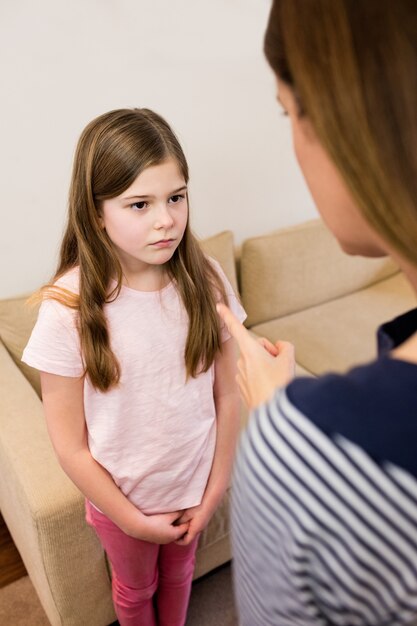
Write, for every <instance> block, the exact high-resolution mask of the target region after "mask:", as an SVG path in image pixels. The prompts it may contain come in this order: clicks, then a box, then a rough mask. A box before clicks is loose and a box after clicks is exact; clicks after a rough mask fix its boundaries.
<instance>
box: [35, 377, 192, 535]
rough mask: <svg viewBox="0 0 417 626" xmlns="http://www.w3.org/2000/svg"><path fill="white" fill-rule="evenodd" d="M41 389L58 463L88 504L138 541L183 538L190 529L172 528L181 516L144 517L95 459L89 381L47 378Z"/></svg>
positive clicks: (183, 526) (176, 514) (184, 525)
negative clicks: (87, 398)
mask: <svg viewBox="0 0 417 626" xmlns="http://www.w3.org/2000/svg"><path fill="white" fill-rule="evenodd" d="M41 386H42V400H43V406H44V412H45V416H46V423H47V427H48V432H49V436H50V438H51V441H52V445H53V447H54V449H55V452H56V454H57V457H58V460H59V462H60V464H61V467H62V468H63V470H64V471H65V473H66V474H67V475H68V476H69V478H70V479H71V480H72V481H73V482H74V483H75V485H76V486H77V487H78V488H79V489H80V491H81V492H82V493H83V494H84V495H85V496H86V498H88V500H90V501H91V502H92V503H93V504H94V505H96V506H97V507H98V508H99V509H100V510H101V511H102V512H103V513H104V515H106V516H107V517H109V518H110V519H111V520H112V521H113V522H114V523H115V524H117V526H119V528H121V529H122V530H123V531H124V532H125V533H126V534H128V535H130V536H132V537H136V538H138V539H144V540H146V541H151V542H154V543H169V542H171V541H175V540H177V539H178V538H179V537H181V536H182V535H183V534H184V533H185V532H186V531H187V528H188V524H183V525H181V526H178V525H177V526H172V523H173V522H174V521H175V520H176V519H178V517H179V515H180V513H168V514H163V515H151V516H146V515H144V514H143V513H141V512H140V511H139V510H138V509H137V508H136V507H135V506H134V504H132V503H131V502H130V501H129V500H128V499H127V498H126V496H125V495H124V494H123V493H122V492H121V491H120V489H119V488H118V487H117V485H116V484H115V482H114V481H113V479H112V477H111V475H110V474H109V473H108V472H107V471H106V470H105V469H104V467H103V466H102V465H100V464H99V463H98V462H97V461H96V460H95V459H94V458H93V457H92V455H91V453H90V450H89V448H88V440H87V427H86V422H85V417H84V400H83V398H84V379H80V378H70V377H67V376H58V375H55V374H48V373H45V372H41Z"/></svg>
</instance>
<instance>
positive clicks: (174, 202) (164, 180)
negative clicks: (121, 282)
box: [100, 158, 188, 277]
mask: <svg viewBox="0 0 417 626" xmlns="http://www.w3.org/2000/svg"><path fill="white" fill-rule="evenodd" d="M187 219H188V199H187V185H186V182H185V180H184V177H183V175H182V174H181V170H180V168H179V167H178V164H177V162H176V161H175V160H174V159H172V158H169V159H167V160H166V161H163V162H162V163H160V164H158V165H154V166H151V167H148V168H146V169H145V170H143V172H141V173H140V174H139V176H138V177H137V178H136V179H135V181H134V182H133V183H132V184H131V186H130V187H129V188H128V189H126V190H125V191H124V192H123V193H121V194H120V196H116V197H115V198H110V199H108V200H104V201H103V204H102V210H101V216H100V222H101V225H102V227H103V228H105V230H106V232H107V235H108V237H109V238H110V240H111V242H112V243H113V246H114V249H115V251H116V253H117V254H118V257H119V260H120V263H121V265H122V269H123V272H124V274H125V275H126V276H127V277H137V276H138V275H139V274H142V273H143V272H144V271H148V272H149V270H151V272H154V271H155V270H157V273H159V271H160V269H161V266H163V265H164V263H166V262H167V261H169V259H170V258H171V257H172V255H173V254H174V252H175V250H176V248H177V247H178V245H179V243H180V241H181V239H182V236H183V234H184V231H185V228H186V226H187Z"/></svg>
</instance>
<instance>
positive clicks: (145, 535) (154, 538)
mask: <svg viewBox="0 0 417 626" xmlns="http://www.w3.org/2000/svg"><path fill="white" fill-rule="evenodd" d="M182 517H183V511H174V512H173V513H161V514H159V515H144V518H145V519H144V520H143V523H142V524H141V529H140V532H139V533H138V536H137V538H138V539H142V540H143V541H149V542H150V543H158V544H166V543H172V542H173V541H178V539H180V537H182V536H183V535H185V534H186V533H187V532H188V529H189V523H188V521H186V520H182Z"/></svg>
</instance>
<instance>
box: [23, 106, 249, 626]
mask: <svg viewBox="0 0 417 626" xmlns="http://www.w3.org/2000/svg"><path fill="white" fill-rule="evenodd" d="M187 182H188V167H187V163H186V160H185V157H184V154H183V152H182V149H181V147H180V145H179V143H178V140H177V138H176V137H175V135H174V133H173V132H172V130H171V129H170V127H169V126H168V124H167V123H166V122H165V121H164V120H163V119H162V118H161V117H160V116H159V115H157V114H155V113H153V112H152V111H149V110H147V109H133V110H117V111H111V112H110V113H107V114H104V115H102V116H100V117H98V118H97V119H95V120H93V121H92V122H91V123H90V124H89V125H88V126H87V127H86V129H85V130H84V132H83V133H82V135H81V138H80V140H79V143H78V147H77V151H76V155H75V161H74V168H73V174H72V181H71V187H70V194H69V217H68V225H67V228H66V232H65V235H64V238H63V242H62V247H61V253H60V260H59V265H58V269H57V272H56V274H55V276H54V278H53V281H52V282H51V284H49V285H46V286H45V287H44V288H43V289H42V290H41V295H42V300H43V302H42V305H41V309H40V312H39V318H38V321H37V323H36V325H35V328H34V330H33V333H32V336H31V338H30V340H29V343H28V345H27V347H26V349H25V351H24V355H23V360H24V361H25V362H26V363H28V364H29V365H32V366H33V367H36V368H37V369H39V370H40V371H41V385H42V398H43V404H44V410H45V415H46V420H47V425H48V430H49V434H50V437H51V440H52V443H53V446H54V448H55V451H56V453H57V456H58V459H59V461H60V463H61V465H62V467H63V469H64V471H65V472H66V473H67V474H68V476H69V477H70V478H71V479H72V480H73V482H74V483H75V484H76V485H77V486H78V488H79V489H80V490H81V491H82V492H83V494H84V495H85V497H86V510H87V521H88V523H89V524H91V525H92V526H93V527H94V529H95V531H96V532H97V535H98V537H99V539H100V541H101V543H102V545H103V547H104V549H105V550H106V552H107V554H108V557H109V559H110V562H111V565H112V588H113V599H114V604H115V608H116V613H117V617H118V619H119V622H120V624H121V625H122V626H130V625H132V626H133V625H135V626H138V625H139V624H140V625H144V626H153V625H155V624H159V625H160V626H180V625H182V624H184V621H185V616H186V610H187V605H188V599H189V594H190V589H191V580H192V574H193V566H194V559H195V551H196V547H197V541H198V535H199V533H200V532H201V531H202V530H203V529H204V528H205V526H206V525H207V523H208V522H209V520H210V518H211V516H212V514H213V512H214V511H215V509H216V507H217V505H218V503H219V501H220V500H221V498H222V496H223V494H224V492H225V489H226V487H227V484H228V480H229V475H230V469H231V465H232V458H233V451H234V446H235V440H236V436H237V432H238V428H239V424H238V413H239V400H238V393H237V390H236V388H235V365H234V363H235V358H234V347H233V340H229V337H230V335H229V334H228V332H227V330H226V329H225V327H221V326H220V324H219V322H218V319H217V315H216V310H215V306H216V302H217V301H223V302H225V301H228V302H229V305H230V306H231V307H232V308H233V309H234V311H235V313H236V315H237V316H238V317H239V319H243V318H244V312H243V309H242V307H241V306H240V304H239V303H238V301H237V299H236V297H235V295H234V294H233V291H232V289H231V286H230V284H229V283H228V281H227V279H226V278H225V276H224V274H223V272H222V271H221V269H220V267H219V265H218V264H217V263H215V262H214V261H213V260H212V259H208V258H206V257H205V256H204V255H203V253H202V252H201V250H200V249H199V247H198V244H197V242H196V240H195V238H194V236H193V235H192V233H191V231H190V227H189V221H188V196H187Z"/></svg>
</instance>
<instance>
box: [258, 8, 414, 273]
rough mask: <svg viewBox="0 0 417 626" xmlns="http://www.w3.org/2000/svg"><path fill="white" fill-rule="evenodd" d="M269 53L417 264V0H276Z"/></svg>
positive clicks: (374, 218) (366, 208)
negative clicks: (393, 0)
mask: <svg viewBox="0 0 417 626" xmlns="http://www.w3.org/2000/svg"><path fill="white" fill-rule="evenodd" d="M265 54H266V56H267V59H268V61H269V63H270V65H271V67H272V69H273V70H274V72H275V73H276V75H277V76H278V77H279V78H280V79H281V80H282V81H284V82H285V83H287V84H288V85H289V86H290V87H291V88H292V89H293V92H294V95H295V97H296V100H297V101H298V103H299V113H300V115H304V114H305V115H307V116H308V118H309V120H310V121H311V123H312V125H313V127H314V129H315V131H316V134H317V137H318V138H319V140H320V142H321V143H322V145H323V147H324V148H325V149H326V150H327V152H328V154H329V155H330V157H331V158H332V160H333V161H334V163H335V165H336V167H337V168H338V169H339V171H340V173H341V175H342V177H343V179H344V181H345V183H346V184H347V186H348V188H349V190H350V192H351V194H352V196H353V197H354V199H355V202H356V203H357V205H358V208H359V209H360V210H361V212H362V214H363V215H364V217H365V219H366V220H367V221H368V222H369V223H370V224H371V226H372V227H373V228H374V229H375V230H376V231H377V232H379V233H380V234H381V236H382V237H383V238H384V239H385V240H386V241H387V242H390V243H391V244H392V245H393V246H394V247H395V248H396V249H397V250H398V251H399V252H400V253H401V254H402V255H403V256H404V257H405V258H408V259H409V260H410V261H411V262H412V263H413V264H415V265H417V151H416V145H417V4H416V2H415V0H396V1H395V2H392V1H391V0H364V1H358V0H275V1H274V2H273V5H272V9H271V13H270V17H269V23H268V27H267V31H266V35H265Z"/></svg>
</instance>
